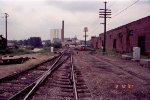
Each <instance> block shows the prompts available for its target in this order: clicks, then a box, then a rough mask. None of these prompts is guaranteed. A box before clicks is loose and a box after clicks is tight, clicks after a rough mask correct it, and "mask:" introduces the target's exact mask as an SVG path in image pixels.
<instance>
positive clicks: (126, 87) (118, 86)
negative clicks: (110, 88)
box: [114, 84, 134, 89]
mask: <svg viewBox="0 0 150 100" xmlns="http://www.w3.org/2000/svg"><path fill="white" fill-rule="evenodd" d="M114 88H115V89H133V88H134V84H114Z"/></svg>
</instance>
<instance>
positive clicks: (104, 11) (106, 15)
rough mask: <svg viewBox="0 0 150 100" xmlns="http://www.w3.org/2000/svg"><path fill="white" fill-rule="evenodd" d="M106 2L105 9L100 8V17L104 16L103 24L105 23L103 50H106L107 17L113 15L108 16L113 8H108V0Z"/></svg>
mask: <svg viewBox="0 0 150 100" xmlns="http://www.w3.org/2000/svg"><path fill="white" fill-rule="evenodd" d="M104 4H105V8H104V9H99V10H100V12H99V15H100V16H99V18H104V23H102V24H104V42H103V43H104V44H103V52H105V51H106V18H111V17H109V16H108V15H111V10H109V9H107V8H106V4H107V2H104Z"/></svg>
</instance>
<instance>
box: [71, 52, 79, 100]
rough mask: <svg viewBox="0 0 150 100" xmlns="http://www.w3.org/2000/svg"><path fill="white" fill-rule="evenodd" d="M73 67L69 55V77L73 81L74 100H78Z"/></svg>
mask: <svg viewBox="0 0 150 100" xmlns="http://www.w3.org/2000/svg"><path fill="white" fill-rule="evenodd" d="M74 72H75V71H74V66H73V56H72V54H71V77H72V81H73V90H74V99H75V100H78V92H77V86H76V79H75V73H74Z"/></svg>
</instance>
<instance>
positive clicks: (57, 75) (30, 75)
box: [0, 50, 91, 100]
mask: <svg viewBox="0 0 150 100" xmlns="http://www.w3.org/2000/svg"><path fill="white" fill-rule="evenodd" d="M90 97H91V95H90V92H89V90H88V88H87V86H86V84H85V82H84V80H83V77H82V74H81V72H80V70H79V69H78V68H77V66H74V65H73V57H72V53H71V52H70V51H69V50H65V51H64V52H63V53H62V54H61V55H59V56H58V57H56V58H54V59H52V60H50V61H49V62H47V63H44V64H41V65H39V66H37V67H35V68H32V69H30V70H27V71H25V72H22V73H20V74H16V75H14V76H10V77H7V78H4V79H1V80H0V100H28V99H33V100H37V99H38V100H43V99H45V100H48V99H49V100H61V99H75V100H78V99H85V100H88V99H90Z"/></svg>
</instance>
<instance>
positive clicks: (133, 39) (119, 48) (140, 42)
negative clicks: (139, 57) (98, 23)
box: [91, 16, 150, 55]
mask: <svg viewBox="0 0 150 100" xmlns="http://www.w3.org/2000/svg"><path fill="white" fill-rule="evenodd" d="M103 39H104V38H103V33H101V34H99V37H98V38H91V44H92V45H96V44H95V43H96V42H95V41H97V42H98V43H97V45H98V46H97V47H96V46H94V48H101V47H102V46H103ZM149 40H150V16H147V17H145V18H142V19H139V20H137V21H134V22H131V23H128V24H126V25H123V26H120V27H117V28H115V29H112V30H109V31H107V32H106V50H111V51H116V52H120V53H124V52H132V49H133V47H140V48H141V54H148V55H150V42H149Z"/></svg>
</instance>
